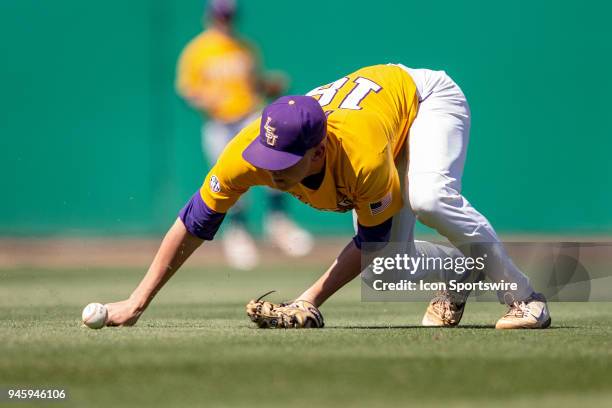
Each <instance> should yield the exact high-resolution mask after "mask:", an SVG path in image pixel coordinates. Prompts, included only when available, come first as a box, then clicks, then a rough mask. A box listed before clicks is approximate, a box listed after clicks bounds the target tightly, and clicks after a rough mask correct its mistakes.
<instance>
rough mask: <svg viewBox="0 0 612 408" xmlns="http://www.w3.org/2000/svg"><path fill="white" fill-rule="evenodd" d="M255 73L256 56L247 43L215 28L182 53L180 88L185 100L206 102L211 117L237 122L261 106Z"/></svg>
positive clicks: (194, 41) (207, 111) (177, 81)
mask: <svg viewBox="0 0 612 408" xmlns="http://www.w3.org/2000/svg"><path fill="white" fill-rule="evenodd" d="M255 70H256V61H255V57H254V55H253V53H252V52H251V50H250V49H249V48H248V47H247V46H246V45H245V44H244V43H242V42H241V41H239V40H238V39H236V38H235V37H232V36H230V35H228V34H225V33H223V32H221V31H219V30H216V29H214V28H211V29H208V30H206V31H205V32H203V33H202V34H200V35H198V36H197V37H196V38H194V39H193V40H192V41H191V42H190V43H189V44H188V45H187V47H185V50H184V51H183V52H182V54H181V56H180V59H179V63H178V67H177V78H176V87H177V90H178V92H179V93H180V94H181V95H182V96H183V97H185V98H187V99H193V98H196V99H199V100H201V101H204V103H203V104H202V105H204V106H205V107H206V113H207V114H208V115H209V116H210V117H211V118H213V119H215V120H219V121H222V122H227V123H229V122H235V121H237V120H240V119H242V118H244V117H245V116H246V115H248V114H250V113H252V112H253V111H255V110H256V109H257V108H258V107H259V105H260V104H261V100H260V98H259V96H258V95H257V92H256V89H255Z"/></svg>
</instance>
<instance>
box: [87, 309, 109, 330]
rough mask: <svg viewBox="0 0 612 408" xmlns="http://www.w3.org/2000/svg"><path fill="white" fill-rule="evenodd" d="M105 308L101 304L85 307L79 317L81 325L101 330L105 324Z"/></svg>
mask: <svg viewBox="0 0 612 408" xmlns="http://www.w3.org/2000/svg"><path fill="white" fill-rule="evenodd" d="M107 313H108V312H107V311H106V307H105V306H104V305H103V304H101V303H90V304H88V305H87V306H85V309H83V313H82V315H81V317H82V319H83V324H84V325H85V326H87V327H89V328H90V329H101V328H103V327H104V324H105V323H106V316H107Z"/></svg>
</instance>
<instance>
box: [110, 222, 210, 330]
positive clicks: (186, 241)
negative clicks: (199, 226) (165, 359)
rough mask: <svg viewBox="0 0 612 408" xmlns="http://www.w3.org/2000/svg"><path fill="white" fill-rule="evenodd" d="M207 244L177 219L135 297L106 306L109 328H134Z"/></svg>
mask: <svg viewBox="0 0 612 408" xmlns="http://www.w3.org/2000/svg"><path fill="white" fill-rule="evenodd" d="M203 241H204V240H202V239H201V238H198V237H196V236H194V235H192V234H191V233H189V231H187V229H186V228H185V225H184V224H183V222H182V221H181V220H180V219H177V220H176V221H175V222H174V225H172V227H171V228H170V230H169V231H168V233H167V234H166V236H165V237H164V239H163V241H162V243H161V246H160V247H159V250H158V251H157V254H156V255H155V258H154V259H153V262H152V263H151V266H150V267H149V270H148V271H147V274H146V275H145V276H144V278H143V279H142V281H141V282H140V284H139V285H138V287H136V289H135V290H134V292H132V295H131V296H130V297H129V298H128V299H126V300H123V301H121V302H116V303H109V304H107V305H106V308H107V310H108V317H107V319H106V324H107V325H108V326H132V325H134V324H135V323H136V322H137V321H138V318H139V317H140V315H141V314H142V313H143V312H144V310H145V309H146V308H147V306H148V305H149V303H150V302H151V300H153V297H154V296H155V294H156V293H157V292H158V291H159V290H160V289H161V288H162V286H164V284H165V283H166V282H167V281H168V280H169V279H170V278H171V277H172V275H173V274H174V272H176V271H177V270H178V269H179V268H180V267H181V265H182V264H183V262H185V261H186V260H187V258H189V256H190V255H191V254H192V253H193V251H195V250H196V249H197V248H198V247H199V246H200V245H201V244H202V242H203Z"/></svg>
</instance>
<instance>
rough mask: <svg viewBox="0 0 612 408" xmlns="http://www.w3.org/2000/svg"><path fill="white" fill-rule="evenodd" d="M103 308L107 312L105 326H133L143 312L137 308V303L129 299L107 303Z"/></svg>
mask: <svg viewBox="0 0 612 408" xmlns="http://www.w3.org/2000/svg"><path fill="white" fill-rule="evenodd" d="M105 306H106V310H107V312H108V315H107V317H106V325H107V326H133V325H135V324H136V322H137V321H138V319H139V318H140V315H141V314H142V312H143V311H144V310H142V309H141V308H139V306H138V303H137V302H135V301H133V300H131V299H126V300H122V301H121V302H115V303H108V304H106V305H105Z"/></svg>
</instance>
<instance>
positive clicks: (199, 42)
mask: <svg viewBox="0 0 612 408" xmlns="http://www.w3.org/2000/svg"><path fill="white" fill-rule="evenodd" d="M235 16H236V2H235V1H234V0H211V1H210V2H209V3H208V6H207V10H206V17H205V18H206V19H207V21H208V24H207V25H208V28H207V29H206V30H205V31H204V32H202V33H201V34H199V35H198V36H197V37H196V38H194V39H193V40H192V41H191V42H190V43H189V44H188V45H187V47H185V49H184V50H183V52H182V54H181V56H180V59H179V62H178V67H177V78H176V86H177V90H178V93H179V94H180V95H181V96H182V97H183V98H184V99H185V100H186V101H187V102H188V103H189V104H190V105H191V106H192V107H193V108H194V109H196V110H197V111H199V112H200V113H201V114H202V115H203V116H205V117H206V118H207V120H206V121H205V124H204V125H203V127H202V147H203V150H204V153H205V156H206V157H207V159H208V161H209V163H211V164H214V163H215V162H216V161H217V158H218V157H219V155H220V154H221V152H222V151H223V149H224V148H225V145H226V144H227V143H228V142H229V141H230V140H231V139H232V138H233V137H234V136H235V135H236V134H237V133H238V132H239V131H240V130H241V129H242V128H244V127H245V126H246V125H247V124H248V123H250V122H252V121H253V120H255V119H256V118H257V117H258V116H259V114H260V110H261V107H262V105H263V103H264V98H266V97H276V96H279V95H280V94H281V93H282V92H283V91H284V89H285V87H286V80H285V77H284V76H283V75H281V74H278V73H277V74H275V75H271V74H268V75H266V76H263V75H261V74H260V73H259V72H258V70H259V63H258V60H257V56H256V53H255V52H254V50H253V49H251V47H250V46H249V45H248V44H246V43H245V42H244V41H243V40H242V39H240V38H238V37H237V36H236V34H235V33H234V21H235ZM266 193H267V197H268V206H269V210H270V211H269V213H268V214H267V216H266V222H265V225H264V230H265V232H266V235H267V236H268V238H269V239H270V240H271V241H272V242H273V243H274V244H275V245H277V246H278V247H279V248H280V249H281V250H283V251H284V252H285V253H287V254H289V255H292V256H302V255H305V254H307V253H308V252H310V250H311V249H312V244H313V240H312V236H311V235H310V234H309V233H308V232H306V231H305V230H303V229H302V228H300V227H299V226H298V225H296V224H295V223H294V222H293V221H291V220H290V219H289V218H288V217H287V216H286V215H285V203H284V197H283V195H282V193H280V192H278V191H275V190H267V192H266ZM230 216H231V223H230V226H229V227H228V228H227V229H226V230H225V233H224V236H223V248H224V251H225V255H226V258H227V260H228V262H229V263H230V265H232V266H233V267H236V268H239V269H252V268H253V267H255V266H256V265H257V263H258V255H257V247H256V245H255V242H254V240H253V238H252V237H251V235H250V234H249V232H248V231H247V228H246V225H245V221H246V205H245V203H244V202H241V203H240V204H238V205H237V206H235V207H234V208H233V209H232V213H231V214H230Z"/></svg>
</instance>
